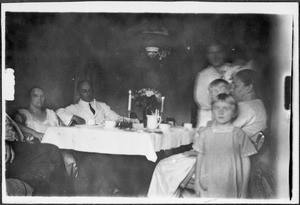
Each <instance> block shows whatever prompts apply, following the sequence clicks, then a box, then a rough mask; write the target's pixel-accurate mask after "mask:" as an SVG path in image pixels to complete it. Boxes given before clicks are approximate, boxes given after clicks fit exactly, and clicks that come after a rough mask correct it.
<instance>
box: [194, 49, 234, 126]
mask: <svg viewBox="0 0 300 205" xmlns="http://www.w3.org/2000/svg"><path fill="white" fill-rule="evenodd" d="M224 58H225V52H224V48H223V46H222V45H220V44H217V43H213V44H211V45H210V46H209V47H208V49H207V59H208V61H209V63H210V65H209V66H208V67H207V68H205V69H204V70H202V71H200V72H199V73H198V74H197V76H196V81H195V87H194V100H195V102H196V103H197V106H198V115H197V127H200V126H201V127H202V126H206V123H207V122H208V121H210V120H211V106H210V104H211V102H210V97H209V93H208V85H209V84H210V83H211V82H212V81H214V80H215V79H218V78H223V79H225V80H227V81H229V80H230V78H231V74H232V72H231V71H232V69H233V67H231V66H230V65H229V64H227V63H225V62H224Z"/></svg>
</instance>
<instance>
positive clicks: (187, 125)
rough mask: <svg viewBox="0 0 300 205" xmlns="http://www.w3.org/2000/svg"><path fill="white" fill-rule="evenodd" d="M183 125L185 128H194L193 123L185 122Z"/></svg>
mask: <svg viewBox="0 0 300 205" xmlns="http://www.w3.org/2000/svg"><path fill="white" fill-rule="evenodd" d="M183 127H184V128H185V129H187V130H191V129H193V125H192V123H184V124H183Z"/></svg>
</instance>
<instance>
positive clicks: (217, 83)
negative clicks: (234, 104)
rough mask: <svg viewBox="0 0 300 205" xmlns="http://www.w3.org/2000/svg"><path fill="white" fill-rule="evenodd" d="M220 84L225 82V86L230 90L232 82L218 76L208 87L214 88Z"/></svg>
mask: <svg viewBox="0 0 300 205" xmlns="http://www.w3.org/2000/svg"><path fill="white" fill-rule="evenodd" d="M220 84H224V85H225V87H226V88H227V89H228V90H229V89H230V84H229V83H228V81H226V80H224V79H222V78H218V79H216V80H214V81H212V82H211V83H210V84H209V85H208V88H212V87H215V86H218V85H220Z"/></svg>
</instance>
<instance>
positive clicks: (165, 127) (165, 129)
mask: <svg viewBox="0 0 300 205" xmlns="http://www.w3.org/2000/svg"><path fill="white" fill-rule="evenodd" d="M170 128H171V125H170V124H165V123H162V124H160V125H159V129H160V130H161V131H162V132H168V131H169V130H170Z"/></svg>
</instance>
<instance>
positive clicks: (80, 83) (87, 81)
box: [77, 80, 93, 91]
mask: <svg viewBox="0 0 300 205" xmlns="http://www.w3.org/2000/svg"><path fill="white" fill-rule="evenodd" d="M83 83H88V84H89V85H90V86H91V87H92V88H93V84H92V82H91V81H89V80H82V81H79V82H78V84H77V91H79V89H80V87H81V85H82V84H83Z"/></svg>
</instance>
